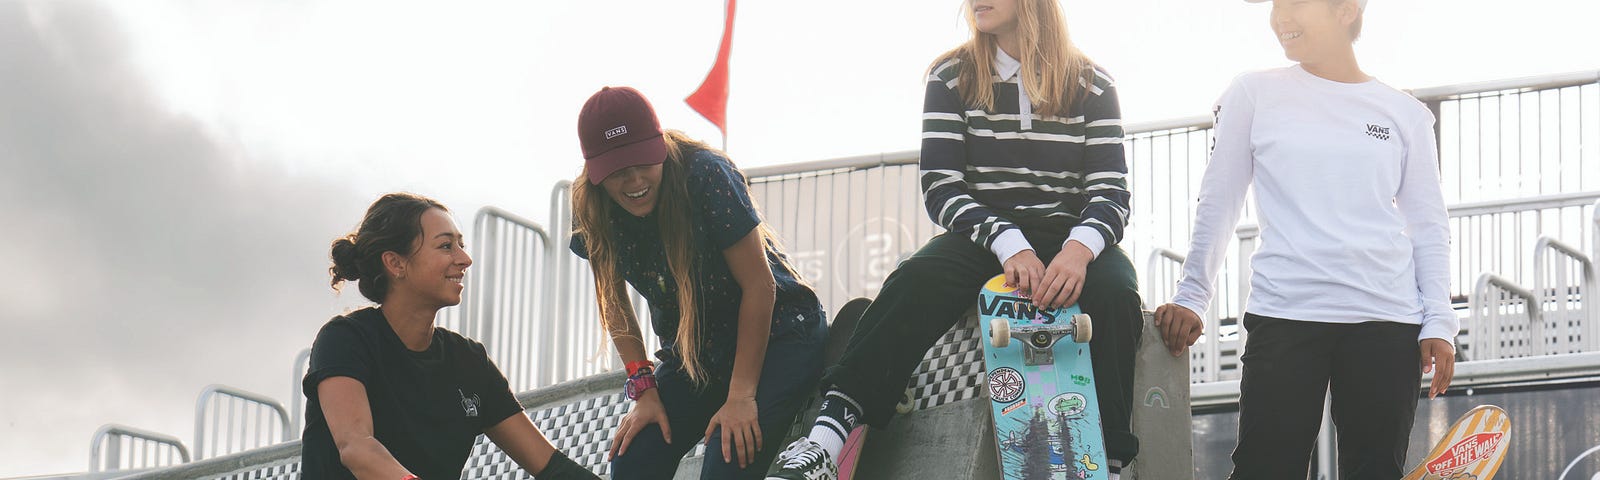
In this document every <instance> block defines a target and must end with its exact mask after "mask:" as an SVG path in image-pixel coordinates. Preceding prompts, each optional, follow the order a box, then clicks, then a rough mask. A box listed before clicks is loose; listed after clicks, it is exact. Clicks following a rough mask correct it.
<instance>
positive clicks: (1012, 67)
mask: <svg viewBox="0 0 1600 480" xmlns="http://www.w3.org/2000/svg"><path fill="white" fill-rule="evenodd" d="M1019 71H1022V62H1019V61H1017V59H1015V58H1011V56H1010V55H1006V51H1005V50H1001V49H1000V47H994V74H995V75H999V76H1000V81H1003V82H1009V81H1011V79H1012V78H1016V76H1017V72H1019Z"/></svg>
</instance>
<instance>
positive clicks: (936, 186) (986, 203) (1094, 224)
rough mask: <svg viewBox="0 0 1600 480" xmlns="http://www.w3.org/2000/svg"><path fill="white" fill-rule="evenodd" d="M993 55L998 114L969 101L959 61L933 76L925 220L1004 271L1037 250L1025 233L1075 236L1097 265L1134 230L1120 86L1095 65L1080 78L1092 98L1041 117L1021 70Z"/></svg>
mask: <svg viewBox="0 0 1600 480" xmlns="http://www.w3.org/2000/svg"><path fill="white" fill-rule="evenodd" d="M996 50H997V53H996V61H995V67H996V68H995V71H996V76H995V77H994V78H993V81H994V100H995V101H994V109H993V111H985V110H981V109H978V108H975V107H970V106H967V105H966V104H965V102H964V101H962V99H961V94H960V93H959V92H958V91H957V89H956V87H957V83H958V80H957V77H958V73H959V71H960V70H959V69H961V68H964V66H963V65H961V61H960V60H957V59H951V60H947V61H945V62H942V63H940V64H939V65H938V66H936V67H935V68H934V69H933V71H932V72H931V73H929V75H928V88H927V97H926V98H925V100H924V103H923V114H922V159H921V170H922V191H923V197H924V200H925V202H926V206H927V209H928V215H929V216H930V217H932V218H933V221H934V223H937V224H939V225H940V226H943V227H944V228H945V229H946V230H949V231H950V232H952V233H955V234H960V235H967V236H969V237H970V238H972V240H973V241H974V242H976V243H978V244H980V245H983V246H984V247H986V248H989V249H990V250H991V251H993V252H995V255H996V256H997V257H999V259H1000V261H1001V262H1004V261H1005V260H1006V259H1008V258H1010V257H1011V255H1014V254H1016V253H1017V252H1020V251H1022V250H1026V249H1031V248H1032V246H1031V245H1029V244H1028V241H1027V239H1026V238H1024V237H1023V236H1022V229H1024V228H1026V229H1028V231H1030V232H1033V231H1035V230H1036V229H1037V230H1039V231H1043V232H1062V233H1067V232H1070V237H1068V238H1069V240H1078V241H1080V242H1082V243H1083V244H1084V245H1085V246H1087V247H1089V249H1090V250H1091V251H1093V252H1094V253H1095V255H1096V256H1098V255H1099V254H1100V252H1101V251H1102V250H1103V249H1104V248H1105V246H1107V245H1115V244H1117V243H1118V242H1119V241H1120V240H1121V239H1122V231H1123V227H1124V226H1125V225H1127V221H1128V208H1129V207H1128V202H1129V193H1128V181H1127V174H1128V165H1127V161H1126V159H1125V158H1124V152H1123V149H1122V136H1123V132H1122V119H1121V118H1120V117H1121V107H1120V106H1119V105H1118V103H1117V93H1116V87H1115V84H1114V83H1113V81H1112V79H1111V77H1110V76H1109V75H1107V74H1106V73H1105V71H1104V70H1102V69H1100V68H1099V67H1098V66H1093V67H1092V68H1090V69H1088V70H1085V72H1084V73H1085V74H1084V76H1083V78H1080V79H1079V82H1080V85H1084V86H1085V87H1086V90H1087V91H1086V92H1085V94H1084V95H1083V96H1082V98H1081V99H1080V100H1079V101H1077V102H1076V103H1075V104H1074V105H1072V106H1071V108H1069V109H1068V112H1067V116H1041V115H1039V114H1036V113H1034V112H1033V111H1032V110H1033V109H1032V107H1031V105H1030V102H1029V101H1028V98H1027V93H1026V92H1025V91H1023V90H1022V87H1021V84H1020V83H1018V76H1019V75H1020V73H1019V70H1020V68H1019V67H1020V65H1019V64H1018V63H1017V61H1016V60H1015V59H1012V58H1011V57H1010V56H1007V55H1006V54H1005V53H1004V52H1000V51H998V49H996Z"/></svg>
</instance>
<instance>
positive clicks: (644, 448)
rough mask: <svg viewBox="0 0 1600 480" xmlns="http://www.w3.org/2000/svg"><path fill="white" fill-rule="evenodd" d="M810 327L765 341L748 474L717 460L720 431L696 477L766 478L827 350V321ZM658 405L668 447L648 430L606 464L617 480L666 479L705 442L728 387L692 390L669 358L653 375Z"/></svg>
mask: <svg viewBox="0 0 1600 480" xmlns="http://www.w3.org/2000/svg"><path fill="white" fill-rule="evenodd" d="M816 325H817V326H816V327H814V328H810V329H796V330H794V331H792V332H785V333H783V334H781V335H779V336H777V337H773V338H772V339H771V340H768V343H767V356H766V360H765V361H764V362H763V363H762V364H761V381H760V383H758V384H757V386H756V411H757V415H758V416H759V417H760V423H761V439H762V449H761V450H760V451H759V452H757V453H756V458H755V459H754V460H753V461H751V462H750V467H749V468H743V469H741V468H739V462H738V460H737V459H734V461H732V462H728V461H725V460H724V459H723V458H722V429H721V428H718V429H717V430H716V431H714V432H712V433H711V437H710V438H707V439H706V456H705V461H704V462H703V463H702V464H701V470H700V478H702V479H705V480H731V479H760V478H763V477H765V476H766V474H767V467H769V466H771V465H772V459H773V457H776V456H777V455H778V452H779V451H782V450H783V447H784V446H785V445H783V437H784V435H786V434H788V433H789V427H790V426H791V425H792V424H793V423H794V419H795V416H797V415H799V414H800V410H801V409H803V408H805V407H806V405H808V404H809V401H810V399H811V395H812V392H813V391H815V390H814V389H815V388H816V385H817V378H818V377H820V376H821V375H822V347H823V346H824V345H825V344H826V343H827V338H828V324H827V322H816ZM656 383H657V387H656V388H657V389H658V390H659V391H660V395H661V404H662V405H663V406H664V407H666V409H667V422H668V423H670V424H671V425H672V443H671V444H670V445H669V444H667V443H666V442H665V441H664V440H662V436H661V427H660V426H658V425H655V424H650V425H649V426H646V427H644V428H641V429H639V433H638V434H637V435H635V436H634V437H633V441H632V443H629V444H628V452H627V453H625V454H622V455H618V456H617V457H616V458H615V459H613V460H612V461H611V478H612V479H615V480H630V479H659V478H672V472H674V471H677V468H678V461H679V460H682V459H683V456H684V455H685V454H687V453H689V450H690V449H692V448H694V446H695V443H696V442H699V441H700V439H701V437H704V436H705V433H706V425H708V424H710V423H711V417H713V416H715V415H716V414H717V410H720V409H721V408H722V404H723V402H724V401H726V400H727V399H728V385H727V383H726V382H713V383H712V384H708V385H706V386H705V388H704V389H701V390H696V389H695V388H694V386H693V385H692V384H690V382H689V377H688V376H687V375H685V374H684V373H683V370H682V364H681V363H679V362H677V361H676V359H673V358H671V357H668V358H667V359H664V360H663V361H662V362H661V365H660V367H659V369H658V371H657V373H656Z"/></svg>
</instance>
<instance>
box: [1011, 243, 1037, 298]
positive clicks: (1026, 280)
mask: <svg viewBox="0 0 1600 480" xmlns="http://www.w3.org/2000/svg"><path fill="white" fill-rule="evenodd" d="M1004 267H1005V271H1006V285H1010V286H1013V287H1017V290H1019V291H1021V292H1022V296H1024V297H1028V298H1033V288H1034V287H1036V286H1038V283H1039V281H1040V280H1042V279H1044V262H1041V261H1039V256H1038V255H1035V254H1034V253H1033V250H1032V249H1029V250H1023V251H1020V252H1017V253H1016V254H1015V255H1012V256H1011V258H1007V259H1006V263H1005V265H1004Z"/></svg>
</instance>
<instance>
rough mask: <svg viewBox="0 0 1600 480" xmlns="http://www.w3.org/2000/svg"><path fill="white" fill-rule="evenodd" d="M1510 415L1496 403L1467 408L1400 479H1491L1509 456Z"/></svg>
mask: <svg viewBox="0 0 1600 480" xmlns="http://www.w3.org/2000/svg"><path fill="white" fill-rule="evenodd" d="M1510 441H1511V418H1510V417H1507V416H1506V411H1505V410H1502V409H1501V408H1500V407H1496V406H1494V405H1482V406H1479V407H1477V408H1473V409H1472V410H1468V411H1467V413H1466V414H1465V415H1462V416H1461V418H1460V419H1458V420H1456V423H1455V424H1454V425H1451V426H1450V430H1448V431H1446V432H1445V435H1444V438H1443V439H1441V440H1439V444H1438V445H1435V446H1434V447H1433V451H1431V452H1428V456H1427V457H1423V459H1422V464H1421V465H1417V468H1415V469H1412V470H1411V473H1408V474H1406V476H1405V478H1403V479H1401V480H1489V479H1491V478H1494V472H1495V471H1497V470H1500V462H1503V461H1505V459H1506V443H1507V442H1510Z"/></svg>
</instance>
